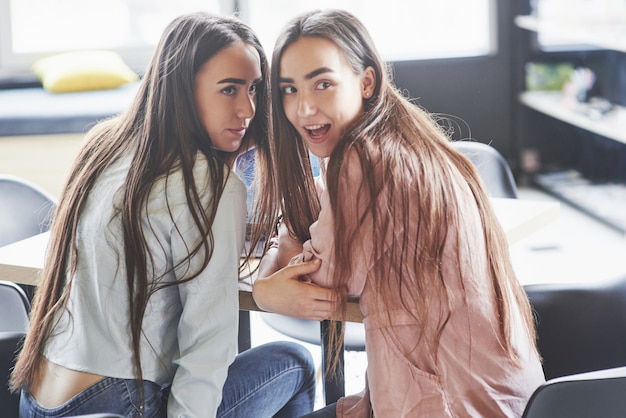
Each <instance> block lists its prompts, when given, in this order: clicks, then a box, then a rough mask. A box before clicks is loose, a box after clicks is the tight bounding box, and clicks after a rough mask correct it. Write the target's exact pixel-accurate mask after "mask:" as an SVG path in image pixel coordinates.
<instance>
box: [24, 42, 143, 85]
mask: <svg viewBox="0 0 626 418" xmlns="http://www.w3.org/2000/svg"><path fill="white" fill-rule="evenodd" d="M32 69H33V72H34V73H35V74H36V75H37V77H39V80H40V81H41V83H42V84H43V87H44V88H45V89H46V90H48V91H51V92H54V93H65V92H72V91H85V90H104V89H114V88H117V87H119V86H121V85H122V84H125V83H128V82H131V81H136V80H137V79H138V76H137V74H136V73H135V72H134V71H133V70H131V69H130V67H128V66H127V65H126V63H124V61H123V60H122V57H120V56H119V54H117V53H116V52H112V51H80V52H66V53H62V54H58V55H52V56H49V57H46V58H41V59H40V60H38V61H37V62H35V64H33V67H32Z"/></svg>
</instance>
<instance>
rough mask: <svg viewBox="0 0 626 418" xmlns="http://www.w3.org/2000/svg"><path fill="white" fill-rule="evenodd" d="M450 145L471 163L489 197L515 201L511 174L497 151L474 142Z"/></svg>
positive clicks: (515, 189) (455, 142)
mask: <svg viewBox="0 0 626 418" xmlns="http://www.w3.org/2000/svg"><path fill="white" fill-rule="evenodd" d="M451 144H452V146H453V147H454V148H456V149H457V150H459V151H461V152H462V153H463V154H464V155H465V156H466V157H467V158H469V159H470V160H471V161H472V163H473V164H474V166H475V167H476V169H477V170H478V174H479V175H480V178H481V179H482V181H483V183H484V184H485V187H486V188H487V191H488V192H489V195H490V196H491V197H505V198H511V199H517V197H518V193H517V184H516V183H515V178H514V177H513V172H512V171H511V167H509V164H508V163H507V162H506V160H505V159H504V157H503V156H502V154H500V153H499V152H498V150H496V149H495V148H494V147H492V146H491V145H487V144H484V143H482V142H475V141H453V142H451Z"/></svg>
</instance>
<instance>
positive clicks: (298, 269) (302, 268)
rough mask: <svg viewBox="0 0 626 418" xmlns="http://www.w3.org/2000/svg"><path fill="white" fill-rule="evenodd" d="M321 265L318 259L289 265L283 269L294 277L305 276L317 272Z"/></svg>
mask: <svg viewBox="0 0 626 418" xmlns="http://www.w3.org/2000/svg"><path fill="white" fill-rule="evenodd" d="M321 265H322V261H321V260H320V259H318V258H314V259H313V260H311V261H304V262H298V263H294V264H289V265H288V266H287V267H285V271H287V270H288V271H289V273H290V274H293V275H294V277H297V276H305V275H307V274H309V273H313V272H315V271H317V270H319V268H320V266H321Z"/></svg>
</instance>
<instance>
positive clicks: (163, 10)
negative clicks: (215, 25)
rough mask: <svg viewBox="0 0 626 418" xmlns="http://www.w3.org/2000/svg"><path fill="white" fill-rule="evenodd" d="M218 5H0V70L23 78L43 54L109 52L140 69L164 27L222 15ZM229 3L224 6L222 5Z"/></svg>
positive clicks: (135, 0)
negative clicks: (191, 17) (190, 15)
mask: <svg viewBox="0 0 626 418" xmlns="http://www.w3.org/2000/svg"><path fill="white" fill-rule="evenodd" d="M220 3H221V2H220V1H219V0H176V1H171V0H0V66H1V67H2V69H3V70H5V71H11V70H13V71H22V72H27V71H29V69H30V65H31V64H32V63H33V62H34V61H35V60H36V59H37V58H39V57H41V56H44V55H46V54H51V53H56V52H63V51H70V50H80V49H113V50H116V51H118V52H119V53H120V54H121V55H122V57H123V58H124V59H125V61H126V62H127V63H128V64H129V65H130V66H131V67H134V68H135V69H138V70H142V69H143V68H145V65H146V64H147V62H148V60H149V58H150V56H151V54H152V52H153V50H154V47H155V46H156V44H157V42H158V40H159V37H160V36H161V33H162V32H163V29H164V28H165V26H166V25H167V24H168V23H169V22H170V21H171V20H172V19H173V18H174V17H176V16H178V15H180V14H182V13H186V12H191V11H195V10H207V11H211V12H216V13H228V12H230V11H231V9H227V8H225V9H223V8H222V7H221V4H220ZM227 3H229V2H227Z"/></svg>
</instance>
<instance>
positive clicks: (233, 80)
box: [217, 78, 246, 85]
mask: <svg viewBox="0 0 626 418" xmlns="http://www.w3.org/2000/svg"><path fill="white" fill-rule="evenodd" d="M217 84H241V85H244V84H246V80H242V79H241V78H225V79H223V80H220V81H218V82H217Z"/></svg>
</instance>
